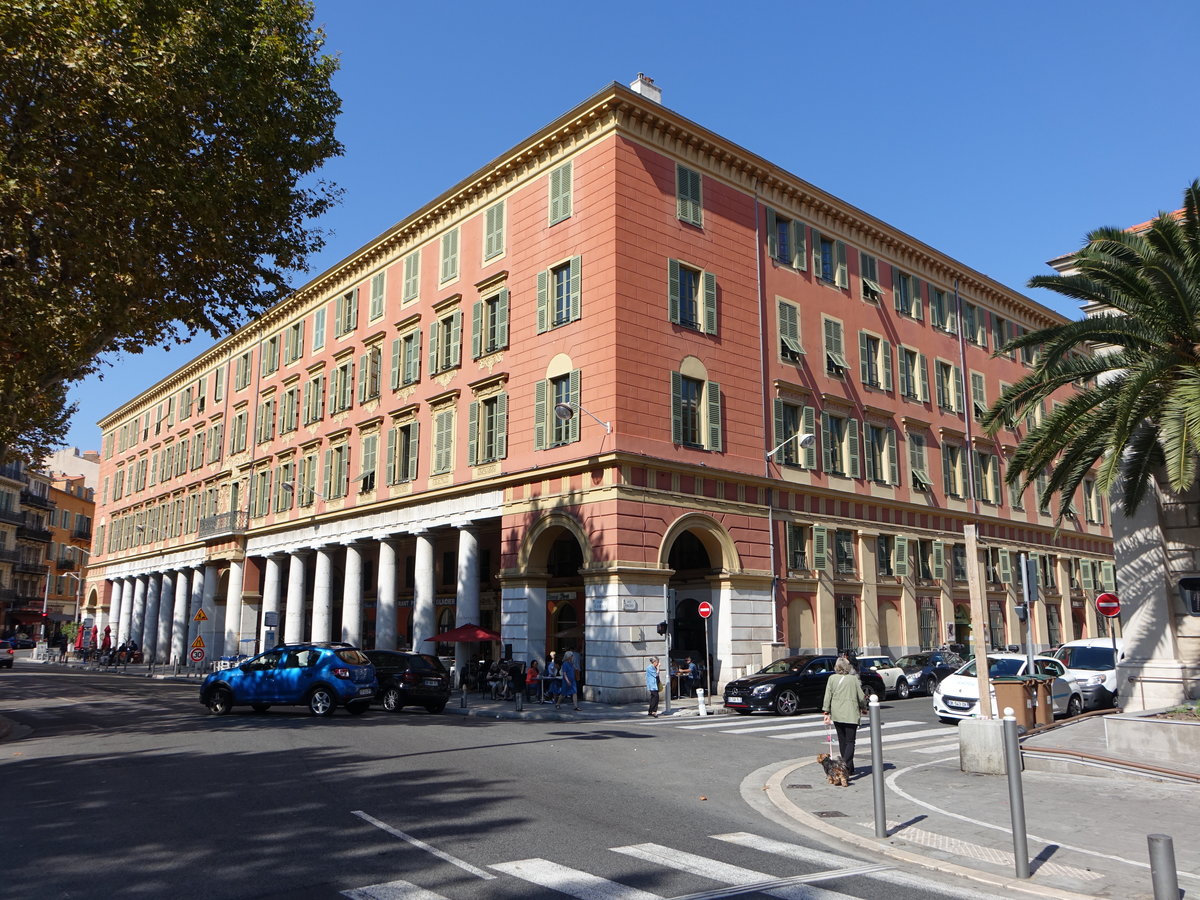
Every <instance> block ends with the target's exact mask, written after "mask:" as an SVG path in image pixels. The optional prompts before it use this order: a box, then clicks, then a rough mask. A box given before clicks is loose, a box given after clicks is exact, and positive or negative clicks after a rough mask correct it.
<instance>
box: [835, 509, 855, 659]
mask: <svg viewBox="0 0 1200 900" xmlns="http://www.w3.org/2000/svg"><path fill="white" fill-rule="evenodd" d="M833 551H834V566H835V571H836V572H837V574H838V575H854V574H856V573H857V571H858V569H857V568H856V567H855V565H854V532H853V531H846V530H844V529H841V528H839V529H838V530H837V531H835V532H834V535H833ZM846 646H847V647H850V648H853V647H855V646H857V645H855V644H847V645H846Z"/></svg>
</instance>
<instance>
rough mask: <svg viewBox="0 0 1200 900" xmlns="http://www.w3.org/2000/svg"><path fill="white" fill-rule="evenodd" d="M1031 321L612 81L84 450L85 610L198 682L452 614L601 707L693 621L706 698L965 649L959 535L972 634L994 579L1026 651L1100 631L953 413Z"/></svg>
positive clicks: (994, 595)
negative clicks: (89, 520) (1018, 618)
mask: <svg viewBox="0 0 1200 900" xmlns="http://www.w3.org/2000/svg"><path fill="white" fill-rule="evenodd" d="M414 260H417V262H416V263H414ZM872 265H873V266H874V268H873V270H872V269H871V268H870V267H871V266H872ZM893 270H895V271H893ZM956 284H957V286H958V296H959V298H961V300H962V301H963V302H964V303H965V304H966V306H965V307H964V309H965V310H966V317H967V318H964V315H963V311H962V310H961V309H960V308H959V305H958V303H957V302H956V301H955V293H954V290H955V286H956ZM901 307H903V308H901ZM951 314H953V315H954V322H953V324H951V323H950V322H949V321H948V318H949V316H950V315H951ZM939 316H940V318H941V327H937V323H936V319H937V318H938V317H939ZM1054 321H1059V319H1058V317H1057V316H1056V315H1055V314H1053V313H1051V312H1050V311H1048V310H1046V309H1044V308H1042V307H1040V306H1038V305H1037V304H1034V303H1033V302H1031V301H1030V300H1028V299H1027V298H1025V297H1022V296H1021V295H1019V294H1017V293H1016V292H1014V291H1011V290H1009V289H1008V288H1005V287H1004V286H1002V285H999V284H997V283H995V282H992V281H991V280H989V279H987V278H986V277H985V276H982V275H980V274H979V273H977V272H974V271H972V270H970V269H968V268H966V267H965V266H962V265H961V264H959V263H957V262H956V261H954V260H951V259H949V258H948V257H946V256H944V255H942V254H940V253H938V252H937V251H936V250H934V249H933V248H930V247H927V246H925V245H923V244H920V243H919V242H918V241H916V240H914V239H912V238H910V237H908V236H907V235H904V234H902V233H901V232H899V231H897V230H895V229H893V228H891V227H889V226H887V225H886V224H885V223H882V222H879V221H878V220H875V219H873V218H871V217H870V216H869V215H867V214H865V213H863V212H861V211H859V210H857V209H854V208H853V207H850V206H848V205H847V204H844V203H842V202H841V201H838V200H837V199H836V198H833V197H830V196H828V195H825V194H823V193H822V192H820V191H819V190H818V189H816V188H814V187H812V186H811V185H808V184H807V183H805V182H803V181H801V180H799V179H797V178H795V177H794V176H791V175H789V174H788V173H786V172H784V171H783V170H781V169H778V168H777V167H775V166H773V165H771V164H769V163H767V162H766V161H765V160H762V159H759V158H757V157H755V156H753V155H752V154H749V153H747V152H746V151H744V150H742V149H741V148H738V147H736V146H734V145H732V144H729V143H728V142H726V141H724V140H723V139H722V138H720V137H719V136H717V135H714V134H712V133H710V132H707V131H705V130H704V129H702V128H701V127H699V126H697V125H695V124H694V123H691V122H688V121H687V120H684V119H682V118H680V117H678V116H676V115H675V114H673V113H671V112H670V111H669V110H667V109H664V108H662V107H660V106H657V105H656V104H654V103H653V102H650V101H648V100H646V99H645V98H643V97H640V96H638V95H637V94H634V93H632V92H630V91H628V90H626V89H624V88H621V87H619V86H616V85H614V86H613V87H612V88H611V89H609V90H606V91H604V92H602V93H601V94H599V95H597V96H595V97H593V98H590V99H589V100H587V101H585V102H584V103H583V104H581V105H580V106H579V107H577V108H576V109H574V110H572V111H571V112H570V113H568V114H567V115H565V116H563V117H562V118H561V119H560V120H559V121H557V122H556V123H554V124H553V125H551V126H550V127H548V128H547V129H545V130H544V131H543V132H540V133H539V134H536V135H533V136H531V137H530V138H529V139H528V140H527V141H525V142H523V143H522V144H521V145H519V146H518V147H516V148H514V149H513V150H512V151H510V152H509V153H508V154H506V155H504V156H501V157H499V158H498V160H497V161H496V162H495V163H494V164H492V165H491V166H489V167H487V168H485V169H483V170H481V171H479V172H477V173H475V174H474V175H472V176H470V177H469V178H467V179H466V180H465V181H463V182H462V183H461V184H460V185H458V186H456V187H455V188H454V189H452V190H451V191H449V192H447V193H446V194H444V195H443V196H442V197H439V198H437V199H436V200H434V201H432V202H431V203H430V204H428V205H427V206H426V207H424V208H422V209H421V210H419V211H417V212H416V213H414V214H413V215H411V216H409V217H408V218H406V219H404V220H403V221H402V222H401V223H400V224H399V225H397V226H396V227H395V228H393V229H391V230H390V231H389V232H387V233H385V234H384V235H381V236H379V237H378V238H376V239H374V240H372V241H371V242H369V243H368V244H366V245H365V246H364V247H362V248H361V249H359V250H357V251H355V252H354V253H352V254H351V255H350V256H348V257H347V258H346V259H345V260H344V261H343V262H342V263H340V264H339V265H337V266H335V267H334V268H333V269H331V270H330V271H328V272H326V273H324V274H323V275H321V276H320V277H318V278H316V279H315V280H313V281H312V282H311V283H309V284H308V285H306V286H304V287H303V288H301V289H300V290H299V291H297V292H296V294H295V295H294V296H293V297H291V298H289V299H288V300H286V301H285V302H283V303H281V304H280V305H279V306H277V307H275V308H274V309H272V310H270V311H268V312H267V313H266V314H265V315H263V316H262V317H261V318H260V319H259V320H257V321H256V322H255V323H254V324H252V325H248V326H246V327H245V328H243V329H242V330H240V331H238V332H237V333H235V334H232V335H230V336H229V337H227V338H226V339H224V340H222V341H221V342H219V343H218V344H217V345H215V346H214V347H213V348H212V349H211V350H209V351H207V352H205V353H203V354H201V355H200V356H199V357H197V358H196V359H194V360H192V361H191V362H189V363H187V364H186V365H184V366H182V367H181V368H180V369H179V370H178V371H177V372H176V373H175V374H173V375H172V376H171V377H170V378H168V379H166V380H164V381H163V382H161V383H160V384H158V385H155V386H153V387H151V388H149V389H148V390H146V391H145V392H144V393H142V394H139V395H138V396H136V397H134V398H131V399H130V400H129V401H128V402H126V403H124V404H123V405H122V406H121V407H120V408H118V409H117V410H115V411H114V412H113V413H111V414H110V415H109V416H107V417H106V418H105V419H104V420H103V421H102V422H101V427H102V429H103V431H104V449H103V454H102V456H103V462H102V467H101V476H100V481H101V489H100V493H99V497H98V500H99V506H98V510H97V516H96V543H95V545H94V550H93V555H92V566H91V569H90V572H89V577H90V578H91V579H92V580H93V584H92V588H93V590H91V591H89V597H90V598H91V599H90V601H89V603H90V605H91V607H92V608H91V609H89V610H88V612H89V613H95V614H97V615H99V616H101V617H104V618H111V619H112V620H113V626H114V630H117V631H119V633H120V634H121V635H122V636H125V635H134V636H135V637H136V636H138V635H141V636H145V635H146V634H147V633H148V631H149V629H150V627H151V626H150V624H149V623H148V621H147V619H148V616H147V609H148V608H150V602H149V598H150V597H152V596H153V597H154V598H155V601H156V604H157V610H158V612H157V617H158V622H157V623H155V624H156V625H158V626H159V627H158V630H157V632H156V635H157V636H161V635H164V634H165V635H167V636H168V638H169V640H166V641H164V640H162V639H158V640H157V641H156V643H157V644H158V645H159V646H157V648H156V650H157V655H158V656H159V657H161V658H163V659H170V658H173V657H174V658H180V659H183V658H190V656H191V655H192V651H193V650H195V649H197V648H199V649H201V650H203V656H204V662H208V661H210V660H211V659H212V658H213V657H214V656H219V655H227V654H233V653H236V652H247V651H250V650H254V649H257V648H260V647H261V646H262V645H263V643H264V642H268V641H271V640H279V639H284V640H302V639H313V640H321V639H345V640H350V641H352V642H356V643H361V644H363V645H368V646H391V647H394V646H397V645H401V646H403V645H411V646H414V647H417V648H420V649H432V648H433V647H434V646H435V642H430V641H426V638H429V637H431V636H433V635H435V634H436V633H437V632H439V631H441V630H444V629H445V628H448V627H453V626H454V625H455V624H461V623H463V622H466V621H473V622H477V623H478V624H482V625H484V626H485V627H490V628H493V629H496V630H498V631H500V633H501V635H502V638H503V643H504V644H508V645H511V649H512V651H513V652H514V654H516V655H517V656H518V657H519V658H522V659H529V658H535V657H544V656H545V654H546V652H547V651H548V650H550V649H559V650H565V649H570V648H573V649H576V650H578V651H580V652H581V653H583V654H584V658H585V673H586V675H585V680H586V684H587V694H588V695H589V696H590V697H593V698H595V699H599V700H605V701H612V702H618V701H622V700H626V699H631V698H633V697H635V696H640V691H639V689H638V687H637V685H638V684H639V680H638V679H639V674H638V673H640V671H641V670H642V669H643V668H644V660H645V658H646V657H647V656H648V655H651V654H654V653H659V654H660V655H661V651H662V644H661V639H660V638H659V637H658V635H657V634H656V631H655V626H656V625H657V623H659V622H660V621H664V620H665V621H667V622H668V623H669V626H670V629H669V630H670V632H671V635H672V637H673V638H674V645H675V647H676V648H677V649H678V650H679V652H680V653H683V652H692V653H693V654H694V655H695V654H699V655H701V656H703V655H704V652H705V649H706V648H705V647H703V646H702V644H703V640H704V631H703V627H702V625H701V624H700V622H699V619H698V617H697V616H696V614H695V608H696V605H697V604H698V603H699V602H700V601H701V600H709V601H711V602H712V603H713V604H714V606H715V607H716V610H717V612H716V614H715V615H714V617H713V621H712V622H710V633H709V637H708V640H709V646H708V647H707V650H708V654H709V658H710V660H711V668H712V670H713V680H714V682H715V683H718V684H719V683H722V682H724V681H727V680H729V679H731V678H732V677H734V676H735V675H736V674H737V673H739V672H740V671H742V670H745V669H747V668H757V666H758V665H760V664H761V662H762V661H763V659H764V657H769V656H771V655H776V654H778V653H781V652H785V651H786V650H787V649H789V648H790V649H792V650H794V651H813V650H818V649H819V650H834V649H839V648H844V647H846V646H855V647H858V648H861V649H864V650H866V649H870V650H873V651H874V650H878V649H882V650H883V651H890V652H893V653H895V654H899V653H903V652H908V651H912V650H916V649H918V648H920V647H922V646H926V645H931V644H932V645H936V644H938V643H941V642H943V641H946V640H947V639H953V640H961V639H963V638H964V636H965V635H967V634H968V633H969V632H970V629H971V624H970V621H969V612H968V613H967V620H966V621H964V620H963V616H964V611H965V610H966V602H967V594H966V578H965V575H964V574H963V573H964V571H965V568H964V567H965V566H966V565H967V564H968V561H967V560H965V559H964V558H962V553H961V550H956V549H955V548H956V547H961V545H962V543H963V542H962V530H963V525H964V524H967V523H974V524H976V525H977V526H978V530H979V533H980V535H981V538H982V539H983V542H984V543H985V544H986V547H985V548H984V549H983V550H982V551H981V555H980V558H979V559H977V560H974V561H972V564H974V565H978V566H980V567H981V571H983V574H984V581H985V584H986V588H987V591H988V597H987V599H988V603H989V609H990V610H991V616H990V621H989V622H988V623H986V624H987V625H988V627H989V629H990V631H991V632H992V634H991V639H992V641H993V643H996V644H1003V643H1008V642H1009V641H1016V640H1017V636H1016V623H1015V616H1014V615H1013V604H1014V602H1016V601H1017V600H1018V599H1019V588H1018V586H1017V584H1016V583H1015V579H1014V577H1013V575H1012V570H1013V568H1014V565H1013V563H1014V561H1015V559H1016V557H1017V554H1019V553H1022V552H1025V553H1033V554H1037V555H1038V556H1039V558H1040V560H1041V562H1040V565H1042V566H1043V568H1044V573H1045V578H1046V579H1047V580H1048V579H1050V578H1053V580H1054V590H1052V591H1051V590H1049V589H1048V590H1047V591H1046V593H1045V595H1044V599H1045V600H1046V602H1045V603H1044V604H1042V605H1041V606H1039V607H1038V609H1039V613H1038V620H1037V628H1038V629H1039V631H1038V632H1037V637H1038V641H1039V643H1042V644H1046V643H1050V642H1052V641H1054V640H1056V639H1061V640H1066V639H1069V638H1071V637H1074V636H1076V634H1077V633H1082V634H1088V635H1090V634H1094V633H1095V629H1096V628H1097V624H1096V622H1095V617H1094V615H1093V614H1092V613H1091V611H1090V610H1091V607H1090V604H1086V605H1085V604H1084V603H1083V600H1084V597H1085V593H1086V591H1087V590H1089V589H1090V588H1091V587H1092V586H1093V585H1096V584H1099V583H1100V582H1101V581H1103V580H1105V579H1108V578H1111V537H1110V533H1109V530H1108V526H1107V524H1106V523H1104V522H1102V521H1099V520H1100V519H1101V518H1102V517H1103V514H1102V512H1100V510H1102V509H1103V505H1102V504H1100V503H1098V502H1093V500H1095V498H1080V502H1079V503H1078V504H1077V505H1078V507H1079V510H1078V514H1077V515H1075V516H1073V517H1072V518H1069V519H1068V520H1067V522H1066V525H1065V526H1064V527H1063V528H1062V529H1061V531H1059V532H1056V531H1055V529H1054V520H1053V518H1052V516H1050V515H1049V514H1042V513H1040V512H1039V510H1038V509H1037V508H1036V501H1035V500H1034V499H1033V496H1032V494H1033V492H1032V490H1030V491H1027V492H1026V494H1025V496H1024V497H1023V498H1021V505H1020V506H1019V507H1016V508H1014V505H1013V499H1014V498H1013V496H1012V495H1011V493H1010V491H1009V489H1008V488H1007V486H1005V485H1004V484H1003V483H1002V475H1003V472H1004V471H1005V470H1004V459H1005V457H1006V456H1007V455H1008V454H1010V453H1011V452H1012V450H1013V448H1014V447H1015V446H1016V444H1017V442H1018V441H1019V437H1020V432H1019V431H1017V430H1012V431H1004V432H1001V433H1000V435H999V436H998V438H997V439H995V440H993V439H991V438H988V437H986V436H984V435H983V434H982V432H981V429H980V428H979V426H978V424H977V421H976V419H977V416H976V413H975V410H974V405H975V402H976V401H979V402H980V403H981V404H984V405H986V404H990V403H991V402H993V401H994V400H995V399H996V398H997V397H998V396H999V393H1000V391H1001V389H1002V385H1003V384H1011V383H1013V382H1015V381H1016V380H1018V379H1019V378H1020V377H1022V373H1023V372H1024V371H1025V366H1024V365H1023V364H1022V362H1021V361H1020V360H1019V359H1007V358H1004V357H1002V356H1001V357H993V356H992V353H993V352H994V351H995V350H996V347H997V339H998V338H999V339H1001V340H1002V339H1003V337H1004V336H1005V335H1009V334H1013V333H1015V332H1013V331H1012V329H1015V328H1025V329H1034V328H1039V327H1043V326H1045V325H1047V324H1049V323H1051V322H1054ZM972 326H975V327H972ZM964 331H969V332H970V337H971V338H974V339H976V340H978V341H979V343H975V342H972V341H971V340H966V339H964V338H963V332H964ZM556 404H558V405H559V407H558V413H560V414H561V416H560V415H556V412H555V406H556ZM798 432H805V433H807V434H811V435H812V436H813V437H812V446H811V447H803V446H801V442H800V441H799V440H797V439H796V435H797V433H798ZM806 443H807V441H806ZM781 444H782V445H783V446H782V447H780V445H781ZM184 448H186V449H184ZM776 448H778V449H776ZM972 448H974V450H975V451H976V454H972V453H971V450H972ZM772 450H775V453H774V454H773V455H772V456H771V458H770V459H768V458H767V455H768V453H770V452H771V451H772ZM980 451H982V452H980ZM976 459H978V462H976ZM946 460H951V462H952V464H949V463H947V462H946ZM914 473H915V474H914ZM948 488H949V490H947V489H948ZM973 488H974V490H973ZM973 494H974V496H973ZM1092 520H1095V521H1092ZM1072 584H1074V585H1075V587H1076V590H1074V591H1073V590H1072ZM168 594H169V597H168ZM197 611H203V612H202V615H200V616H199V617H198V616H197ZM272 614H273V615H272ZM197 618H199V619H200V621H196V620H197ZM166 620H169V627H167V626H163V625H162V623H163V622H165V621H166ZM270 621H275V622H276V623H277V624H274V625H269V624H268V622H270ZM143 643H144V641H143ZM478 649H479V652H480V654H482V655H491V654H494V653H496V652H500V651H501V648H498V647H481V648H478ZM442 651H443V652H453V651H452V650H451V648H449V647H443V648H442ZM465 652H466V651H465V650H463V649H461V648H460V649H459V654H460V658H459V662H460V663H464V662H465V661H466V660H465ZM472 652H473V651H472Z"/></svg>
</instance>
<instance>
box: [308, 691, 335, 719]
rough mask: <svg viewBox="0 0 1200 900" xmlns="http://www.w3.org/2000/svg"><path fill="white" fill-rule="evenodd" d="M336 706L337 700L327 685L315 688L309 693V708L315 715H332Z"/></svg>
mask: <svg viewBox="0 0 1200 900" xmlns="http://www.w3.org/2000/svg"><path fill="white" fill-rule="evenodd" d="M336 706H337V700H335V699H334V696H333V692H332V691H330V690H329V688H327V687H317V688H313V690H312V693H311V694H309V695H308V708H309V711H311V712H312V714H313V715H314V716H322V717H324V716H332V715H333V710H334V708H335V707H336Z"/></svg>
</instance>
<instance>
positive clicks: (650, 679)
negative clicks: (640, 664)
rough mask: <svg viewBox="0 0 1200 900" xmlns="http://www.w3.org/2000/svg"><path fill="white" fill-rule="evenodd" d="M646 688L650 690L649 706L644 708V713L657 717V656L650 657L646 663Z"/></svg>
mask: <svg viewBox="0 0 1200 900" xmlns="http://www.w3.org/2000/svg"><path fill="white" fill-rule="evenodd" d="M646 690H647V691H649V692H650V708H649V709H648V710H646V715H648V716H652V717H654V718H655V719H657V718H658V691H659V685H658V657H657V656H652V657H650V662H648V663H647V664H646Z"/></svg>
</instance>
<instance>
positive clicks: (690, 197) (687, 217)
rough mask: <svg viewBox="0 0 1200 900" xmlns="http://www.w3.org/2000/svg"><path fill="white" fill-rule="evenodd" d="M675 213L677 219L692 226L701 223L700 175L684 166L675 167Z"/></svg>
mask: <svg viewBox="0 0 1200 900" xmlns="http://www.w3.org/2000/svg"><path fill="white" fill-rule="evenodd" d="M675 196H676V209H675V213H676V216H678V218H679V219H681V220H682V221H684V222H688V223H690V224H692V225H701V224H702V223H703V218H702V215H703V212H702V211H703V205H702V203H701V195H700V173H699V172H694V171H692V170H691V169H688V168H686V167H685V166H681V165H676V166H675Z"/></svg>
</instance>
